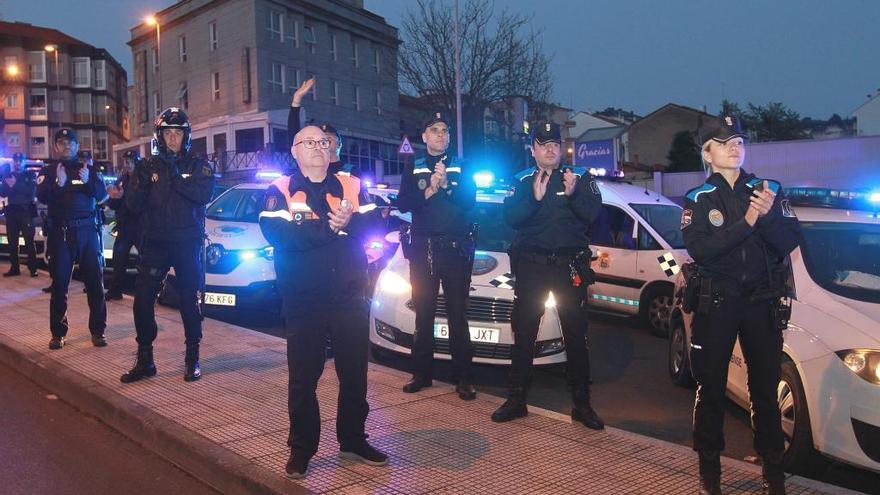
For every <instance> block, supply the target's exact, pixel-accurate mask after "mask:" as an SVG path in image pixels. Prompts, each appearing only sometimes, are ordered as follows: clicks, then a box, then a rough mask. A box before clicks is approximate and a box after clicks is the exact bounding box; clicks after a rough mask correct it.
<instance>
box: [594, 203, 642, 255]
mask: <svg viewBox="0 0 880 495" xmlns="http://www.w3.org/2000/svg"><path fill="white" fill-rule="evenodd" d="M633 225H635V222H634V220H633V219H632V217H631V216H629V215H628V214H627V213H626V212H625V211H623V210H621V209H620V208H618V207H616V206H611V205H602V208H601V209H600V210H599V215H597V216H596V220H594V221H593V225H591V226H590V241H591V244H595V245H596V246H604V247H613V248H620V249H635V248H636V240H635V239H633Z"/></svg>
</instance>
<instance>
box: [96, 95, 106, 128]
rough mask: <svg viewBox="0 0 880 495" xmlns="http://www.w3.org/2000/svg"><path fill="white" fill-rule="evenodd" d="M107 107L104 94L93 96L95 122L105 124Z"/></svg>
mask: <svg viewBox="0 0 880 495" xmlns="http://www.w3.org/2000/svg"><path fill="white" fill-rule="evenodd" d="M109 107H110V105H108V104H107V97H106V96H104V95H100V96H95V124H98V125H107V111H108V110H109Z"/></svg>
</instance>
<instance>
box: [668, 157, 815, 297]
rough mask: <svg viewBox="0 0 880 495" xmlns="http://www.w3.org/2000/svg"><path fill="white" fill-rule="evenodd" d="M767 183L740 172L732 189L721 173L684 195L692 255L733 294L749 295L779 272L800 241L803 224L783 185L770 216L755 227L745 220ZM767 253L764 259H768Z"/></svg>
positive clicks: (687, 242)
mask: <svg viewBox="0 0 880 495" xmlns="http://www.w3.org/2000/svg"><path fill="white" fill-rule="evenodd" d="M764 180H765V179H762V178H758V177H755V176H754V175H752V174H750V173H748V172H746V171H745V170H741V171H740V174H739V177H738V178H737V179H736V182H735V183H734V185H733V187H732V188H731V187H730V184H728V182H727V180H726V179H725V178H724V177H722V176H721V175H720V174H717V173H715V174H712V175H711V176H709V178H708V179H707V180H706V182H705V183H704V184H703V185H701V186H699V187H696V188H694V189H691V190H690V191H689V192H688V193H687V196H686V197H685V206H684V210H683V212H682V220H681V228H682V234H683V236H684V242H685V247H686V248H687V250H688V254H690V256H691V257H692V258H693V259H694V261H696V263H697V266H699V267H700V269H701V271H702V272H703V273H706V274H707V275H708V276H710V277H712V278H713V279H717V280H718V281H719V282H720V283H721V284H722V285H723V286H724V287H726V288H728V289H729V290H731V291H733V292H734V293H740V292H743V291H745V292H747V291H751V290H754V289H755V288H757V287H758V286H761V285H762V284H764V283H765V282H766V281H767V280H768V265H769V268H770V271H771V272H774V271H776V270H778V269H779V267H780V265H781V264H782V263H783V262H784V260H785V259H786V258H787V256H788V254H789V253H791V251H792V250H794V248H796V247H797V245H798V243H799V239H800V224H799V223H798V220H797V217H796V216H795V214H794V210H792V208H791V204H790V203H789V200H788V199H786V198H785V194H784V193H783V191H782V188H781V187H780V184H779V183H778V182H776V181H773V180H767V183H768V188H769V189H770V190H772V191H774V192H775V193H776V198H775V199H774V202H773V207H772V209H771V210H770V212H769V213H768V214H767V215H765V216H763V217H761V218H759V219H758V221H757V222H756V223H755V226H754V227H752V226H750V225H749V224H748V223H747V222H746V220H745V214H746V210H747V209H748V207H749V199H750V198H751V196H752V192H753V191H754V189H755V188H756V187H759V185H760V184H763V182H764ZM765 253H766V259H765Z"/></svg>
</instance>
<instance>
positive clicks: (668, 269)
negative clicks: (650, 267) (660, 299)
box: [657, 253, 681, 277]
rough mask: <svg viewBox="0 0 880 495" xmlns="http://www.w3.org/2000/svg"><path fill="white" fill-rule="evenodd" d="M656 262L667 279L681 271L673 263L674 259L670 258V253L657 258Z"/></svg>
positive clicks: (676, 264)
mask: <svg viewBox="0 0 880 495" xmlns="http://www.w3.org/2000/svg"><path fill="white" fill-rule="evenodd" d="M657 261H658V262H659V263H660V269H661V270H663V273H665V274H666V276H667V277H671V276H673V275H677V274H678V272H679V271H681V268H679V266H678V263H676V262H675V257H674V256H672V253H666V254H664V255H663V256H658V257H657Z"/></svg>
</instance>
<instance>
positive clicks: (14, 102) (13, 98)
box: [6, 94, 18, 108]
mask: <svg viewBox="0 0 880 495" xmlns="http://www.w3.org/2000/svg"><path fill="white" fill-rule="evenodd" d="M6 108H18V94H10V95H6Z"/></svg>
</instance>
